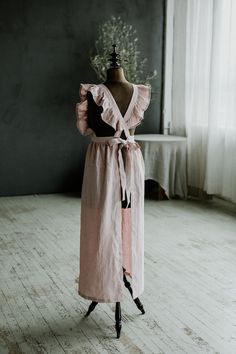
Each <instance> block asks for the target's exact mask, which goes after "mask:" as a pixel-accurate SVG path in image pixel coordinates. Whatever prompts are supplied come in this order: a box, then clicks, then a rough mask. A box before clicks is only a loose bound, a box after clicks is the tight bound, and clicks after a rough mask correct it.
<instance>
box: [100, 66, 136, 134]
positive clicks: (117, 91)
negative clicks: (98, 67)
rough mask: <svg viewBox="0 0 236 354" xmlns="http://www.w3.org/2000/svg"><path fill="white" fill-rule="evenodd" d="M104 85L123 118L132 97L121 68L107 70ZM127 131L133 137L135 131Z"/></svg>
mask: <svg viewBox="0 0 236 354" xmlns="http://www.w3.org/2000/svg"><path fill="white" fill-rule="evenodd" d="M104 85H106V86H107V87H108V89H109V90H110V92H111V94H112V96H113V97H114V99H115V101H116V103H117V106H118V107H119V109H120V112H121V114H122V115H123V116H124V115H125V112H126V110H127V107H128V105H129V103H130V100H131V97H132V93H133V86H132V84H131V83H130V82H129V81H128V80H126V78H125V75H124V70H123V68H122V67H121V66H119V67H115V68H109V69H107V78H106V81H105V82H104ZM129 131H130V134H131V135H133V134H134V131H135V129H134V128H133V129H130V130H129Z"/></svg>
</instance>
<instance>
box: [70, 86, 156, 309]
mask: <svg viewBox="0 0 236 354" xmlns="http://www.w3.org/2000/svg"><path fill="white" fill-rule="evenodd" d="M88 91H90V92H91V94H92V96H93V100H94V102H95V103H96V104H97V106H102V108H103V110H102V113H101V119H102V120H103V121H104V122H105V123H107V124H108V125H110V126H112V127H113V128H114V129H115V131H116V133H115V135H114V136H104V137H98V136H96V134H95V132H94V131H93V130H92V129H91V127H89V125H88V101H87V96H86V95H87V92H88ZM79 94H80V99H81V100H80V102H78V103H76V126H77V128H78V129H79V131H80V132H81V134H83V135H90V137H91V142H90V144H89V146H88V148H87V152H86V157H85V168H84V175H83V184H82V193H81V224H80V263H79V277H78V278H77V282H78V284H79V285H78V294H79V295H80V296H82V297H83V298H85V299H90V300H93V301H97V302H120V301H122V300H123V299H124V289H126V288H125V286H124V282H123V269H122V267H124V268H125V270H126V271H125V274H126V275H128V276H130V278H131V286H132V289H133V298H134V299H135V298H136V297H138V296H139V295H140V294H141V293H142V292H143V290H144V161H143V156H142V153H141V150H140V146H139V144H138V143H137V142H135V140H134V136H131V135H130V133H129V129H130V128H134V127H136V126H137V125H139V124H140V123H141V121H142V119H143V118H144V111H145V110H146V109H147V107H148V105H149V102H150V96H151V89H150V87H149V86H146V85H141V84H140V85H135V84H133V94H132V98H131V100H130V103H129V106H128V109H127V111H126V113H125V115H124V117H123V116H122V115H121V112H120V110H119V108H118V106H117V104H116V101H115V99H114V98H113V96H112V94H111V92H110V91H109V89H108V88H107V87H106V86H105V85H104V84H81V85H80V92H79ZM122 131H124V132H125V136H126V139H122V138H121V137H120V136H121V133H122ZM121 191H122V193H121ZM125 192H126V196H127V200H128V203H129V201H130V198H131V201H132V203H131V208H126V209H124V208H122V205H121V201H122V200H125ZM127 205H128V204H127Z"/></svg>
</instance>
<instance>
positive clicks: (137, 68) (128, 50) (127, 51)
mask: <svg viewBox="0 0 236 354" xmlns="http://www.w3.org/2000/svg"><path fill="white" fill-rule="evenodd" d="M112 44H116V50H117V52H118V53H119V54H120V58H121V61H120V64H121V66H122V68H123V69H124V73H125V76H126V78H127V80H128V81H130V82H133V83H137V84H139V83H143V84H147V85H150V81H151V80H152V79H154V78H155V77H156V76H157V71H156V70H154V71H153V72H152V73H149V74H147V70H146V65H147V58H144V59H142V57H141V53H140V51H139V50H138V37H137V35H136V30H135V29H134V28H133V27H132V25H128V24H126V23H125V22H124V21H123V20H122V19H121V17H120V16H118V17H115V16H111V18H110V19H109V20H107V21H106V22H104V23H103V24H102V25H100V27H99V34H98V39H97V40H96V42H95V48H96V54H95V55H93V54H90V62H91V66H92V68H93V69H94V71H95V72H96V74H97V77H98V78H99V80H101V81H104V80H105V79H106V70H107V69H108V68H109V60H108V59H109V54H110V53H111V51H112Z"/></svg>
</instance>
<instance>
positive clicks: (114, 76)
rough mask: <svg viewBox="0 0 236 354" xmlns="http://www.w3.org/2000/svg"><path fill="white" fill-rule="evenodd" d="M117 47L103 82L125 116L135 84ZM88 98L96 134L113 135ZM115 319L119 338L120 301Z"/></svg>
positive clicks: (92, 305)
mask: <svg viewBox="0 0 236 354" xmlns="http://www.w3.org/2000/svg"><path fill="white" fill-rule="evenodd" d="M115 47H116V46H115V45H113V53H111V54H110V55H111V57H112V58H111V59H110V61H111V67H110V68H109V69H107V72H106V81H105V82H104V83H103V85H105V86H106V87H107V88H108V89H109V91H110V93H111V94H112V96H113V98H114V100H115V102H116V104H117V107H118V108H119V110H120V113H121V115H122V116H123V117H124V115H125V113H126V111H127V108H128V106H129V104H130V101H131V98H132V95H133V85H132V84H131V83H130V82H129V81H128V80H127V79H126V78H125V75H124V70H123V68H122V67H121V66H120V65H119V64H118V56H119V55H118V54H117V53H116V52H115ZM87 99H88V122H89V126H90V127H91V128H92V129H93V131H94V132H95V134H96V136H97V137H100V136H101V137H104V136H113V135H114V133H115V129H114V128H112V127H111V126H110V125H108V124H107V123H105V122H104V121H103V120H102V119H101V117H100V114H101V112H102V107H100V106H97V105H96V103H95V102H94V100H93V96H92V94H91V92H88V93H87ZM129 132H130V135H134V132H135V128H132V129H129ZM121 138H122V139H126V136H125V134H124V131H123V132H122V134H121ZM131 200H132V196H131ZM131 200H130V203H129V205H128V206H127V195H126V198H125V200H123V201H122V210H123V215H124V216H123V217H125V213H126V212H128V209H129V211H130V208H131ZM125 271H126V269H125V268H124V267H123V281H124V285H125V287H126V288H127V289H128V290H129V292H130V294H131V296H132V298H133V291H132V288H131V284H130V282H129V281H128V280H127V279H126V275H125ZM133 301H134V302H135V304H136V306H137V308H138V309H139V310H140V311H141V312H142V314H144V313H145V310H144V308H143V305H142V303H141V302H140V300H139V298H138V297H137V298H135V299H133ZM97 304H98V302H96V301H92V302H91V304H90V306H89V309H88V311H87V313H86V315H85V316H88V315H89V314H90V313H91V312H92V311H93V310H94V308H95V307H96V305H97ZM115 321H116V324H115V327H116V331H117V338H119V337H120V332H121V306H120V302H116V310H115Z"/></svg>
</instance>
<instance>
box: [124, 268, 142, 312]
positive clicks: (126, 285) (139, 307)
mask: <svg viewBox="0 0 236 354" xmlns="http://www.w3.org/2000/svg"><path fill="white" fill-rule="evenodd" d="M123 280H124V283H125V287H126V288H127V289H128V290H129V292H130V294H131V297H132V299H133V290H132V288H131V285H130V282H129V281H128V280H127V278H126V276H125V268H124V267H123ZM133 300H134V302H135V304H136V306H137V308H138V309H139V310H140V311H141V312H142V314H144V313H145V310H144V308H143V304H142V303H141V301H140V300H139V298H138V297H136V299H133Z"/></svg>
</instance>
